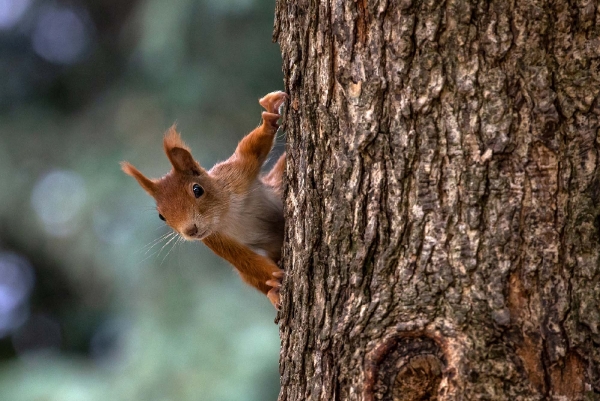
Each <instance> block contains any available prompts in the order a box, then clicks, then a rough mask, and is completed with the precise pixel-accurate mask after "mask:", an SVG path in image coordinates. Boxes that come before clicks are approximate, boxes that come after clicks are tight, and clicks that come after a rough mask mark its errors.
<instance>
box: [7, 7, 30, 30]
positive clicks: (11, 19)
mask: <svg viewBox="0 0 600 401" xmlns="http://www.w3.org/2000/svg"><path fill="white" fill-rule="evenodd" d="M30 4H31V0H0V29H10V28H12V27H14V26H15V25H16V24H17V23H18V22H19V21H20V20H21V18H22V17H23V15H25V11H27V9H28V8H29V5H30Z"/></svg>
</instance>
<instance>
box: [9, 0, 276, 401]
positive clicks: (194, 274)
mask: <svg viewBox="0 0 600 401" xmlns="http://www.w3.org/2000/svg"><path fill="white" fill-rule="evenodd" d="M273 10H274V2H273V1H260V0H170V1H164V0H143V1H128V2H122V1H120V0H88V1H71V2H58V1H53V0H38V1H32V0H31V1H28V0H3V1H0V75H2V76H3V77H4V78H3V79H2V80H1V81H2V82H0V400H7V401H21V400H23V401H25V400H27V401H29V400H32V401H33V400H36V401H38V400H48V401H70V400H74V401H75V400H77V401H86V400H89V401H95V400H143V401H153V400H157V401H159V400H160V401H166V400H174V401H185V400H245V401H251V400H260V401H263V400H275V399H276V397H277V393H278V389H279V376H278V350H279V338H278V330H277V326H276V325H275V324H273V319H274V317H275V311H274V310H273V308H272V306H271V305H270V303H269V302H268V300H267V299H266V297H264V296H263V295H261V294H259V293H258V292H256V291H255V290H253V289H251V288H249V287H246V286H245V285H244V284H243V283H242V282H241V280H240V279H239V278H238V277H237V274H236V273H235V272H234V271H233V269H232V268H231V267H230V266H229V265H228V264H226V263H225V262H224V261H222V260H221V259H219V258H218V257H216V256H215V255H213V254H212V253H211V252H210V251H209V250H208V249H207V248H206V247H205V246H204V245H202V244H201V243H182V242H178V243H177V244H176V245H175V246H174V248H173V249H171V248H172V246H173V245H174V244H175V241H173V242H171V243H170V244H168V245H167V246H165V247H164V248H163V245H165V243H166V241H165V240H162V241H158V242H157V243H155V241H156V240H157V239H159V238H161V236H163V235H165V234H167V233H169V230H168V229H167V228H166V227H165V225H164V223H163V222H161V221H160V220H159V219H158V217H157V213H156V211H155V209H154V203H153V200H152V199H151V198H150V197H148V196H147V195H146V194H145V193H144V192H143V190H142V189H141V188H140V187H139V186H138V185H137V183H136V182H135V181H134V180H133V179H132V178H131V177H128V176H125V175H124V174H123V173H121V171H120V169H119V162H120V161H121V160H128V161H130V162H131V163H133V164H134V165H135V166H136V167H138V168H139V169H140V170H141V171H143V172H144V173H145V174H147V175H148V176H154V177H156V176H161V175H162V174H164V173H166V172H167V171H168V170H169V168H170V167H169V164H168V161H167V159H166V157H165V156H164V155H163V153H162V150H161V149H162V148H161V146H162V145H161V140H162V134H163V132H164V131H165V130H166V129H167V128H168V127H169V126H170V125H171V124H172V123H174V122H177V125H178V129H179V130H180V132H181V133H182V135H183V138H184V139H185V141H186V142H187V143H188V144H189V145H190V147H191V148H192V150H193V153H194V156H195V157H196V159H197V160H199V161H200V163H201V164H203V165H204V166H207V167H210V166H211V165H212V164H213V163H215V162H217V161H219V160H222V159H224V158H226V157H228V156H229V155H230V154H231V152H232V151H233V150H234V149H235V146H236V144H237V141H238V140H239V139H240V138H241V137H242V136H243V135H245V134H246V133H247V132H249V131H250V130H251V129H252V128H254V127H255V126H256V125H257V124H258V123H259V121H260V111H261V108H260V106H259V105H258V102H257V99H258V98H260V97H261V96H263V95H264V94H266V93H268V92H270V91H272V90H276V89H281V87H282V77H281V72H280V70H281V69H280V65H281V59H280V54H279V48H278V46H277V45H275V44H273V43H272V41H271V35H272V25H273ZM279 141H280V142H282V139H281V138H280V139H279ZM281 146H282V145H281V144H280V145H279V147H281ZM31 278H32V279H31Z"/></svg>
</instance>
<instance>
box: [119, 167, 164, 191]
mask: <svg viewBox="0 0 600 401" xmlns="http://www.w3.org/2000/svg"><path fill="white" fill-rule="evenodd" d="M121 169H122V170H123V171H124V172H125V174H127V175H130V176H132V177H133V178H135V179H136V180H137V182H138V183H139V184H140V186H141V187H142V188H144V190H145V191H146V192H148V194H150V196H152V197H154V195H155V194H156V184H155V183H154V181H152V180H151V179H149V178H147V177H146V176H145V175H144V174H142V173H140V171H139V170H138V169H137V168H135V167H133V166H132V165H131V164H129V163H127V162H121Z"/></svg>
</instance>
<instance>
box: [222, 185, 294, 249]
mask: <svg viewBox="0 0 600 401" xmlns="http://www.w3.org/2000/svg"><path fill="white" fill-rule="evenodd" d="M227 215H228V219H227V221H226V224H224V225H223V226H224V227H223V228H224V230H223V232H224V234H225V235H227V236H228V237H231V238H233V239H235V240H236V241H238V242H240V243H242V244H244V245H246V246H247V247H249V248H251V249H252V250H253V251H254V252H256V253H258V254H259V255H262V256H269V257H271V258H272V259H273V260H275V261H277V260H279V259H280V257H281V246H282V244H283V231H284V219H283V203H282V201H281V199H280V197H279V196H278V195H277V194H276V193H275V192H274V191H273V189H272V188H271V187H269V186H268V185H266V184H264V183H263V182H262V181H260V180H255V181H254V183H253V184H252V185H251V187H250V189H249V191H248V192H247V193H245V194H239V195H232V197H231V199H230V203H229V212H228V213H227Z"/></svg>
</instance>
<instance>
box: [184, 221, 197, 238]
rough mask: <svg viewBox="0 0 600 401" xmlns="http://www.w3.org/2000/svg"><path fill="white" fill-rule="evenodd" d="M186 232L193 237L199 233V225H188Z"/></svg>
mask: <svg viewBox="0 0 600 401" xmlns="http://www.w3.org/2000/svg"><path fill="white" fill-rule="evenodd" d="M185 233H186V235H187V236H188V237H193V236H194V235H196V234H198V226H196V225H195V224H194V225H192V226H190V227H188V228H187V229H186V230H185Z"/></svg>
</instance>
